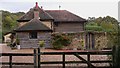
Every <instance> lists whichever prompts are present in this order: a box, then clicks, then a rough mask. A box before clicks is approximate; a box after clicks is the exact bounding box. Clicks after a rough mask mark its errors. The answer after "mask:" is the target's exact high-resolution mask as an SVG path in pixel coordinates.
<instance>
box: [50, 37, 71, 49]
mask: <svg viewBox="0 0 120 68" xmlns="http://www.w3.org/2000/svg"><path fill="white" fill-rule="evenodd" d="M69 44H70V39H69V37H68V36H64V35H54V36H53V40H52V45H53V48H55V49H62V48H63V47H64V46H68V45H69Z"/></svg>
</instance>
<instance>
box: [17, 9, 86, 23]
mask: <svg viewBox="0 0 120 68" xmlns="http://www.w3.org/2000/svg"><path fill="white" fill-rule="evenodd" d="M35 10H36V8H35V7H34V8H31V9H30V10H29V11H28V12H27V13H26V14H25V15H23V16H22V17H21V18H20V19H19V20H17V21H18V22H20V21H30V20H31V19H33V18H34V11H35ZM37 10H38V11H39V16H40V20H54V22H86V20H85V19H83V18H81V17H80V16H77V15H75V14H73V13H71V12H69V11H67V10H43V9H42V8H40V7H38V9H37Z"/></svg>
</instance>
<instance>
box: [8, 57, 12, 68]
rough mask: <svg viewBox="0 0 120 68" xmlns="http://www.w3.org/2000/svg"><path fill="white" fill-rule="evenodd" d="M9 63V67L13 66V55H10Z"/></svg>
mask: <svg viewBox="0 0 120 68" xmlns="http://www.w3.org/2000/svg"><path fill="white" fill-rule="evenodd" d="M9 65H10V67H9V68H12V55H10V56H9Z"/></svg>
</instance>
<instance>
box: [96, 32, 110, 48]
mask: <svg viewBox="0 0 120 68" xmlns="http://www.w3.org/2000/svg"><path fill="white" fill-rule="evenodd" d="M107 43H108V38H107V35H105V33H97V34H95V49H103V48H107V47H108V46H107Z"/></svg>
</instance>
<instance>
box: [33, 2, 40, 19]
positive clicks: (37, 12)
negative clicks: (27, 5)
mask: <svg viewBox="0 0 120 68" xmlns="http://www.w3.org/2000/svg"><path fill="white" fill-rule="evenodd" d="M34 18H37V19H39V18H40V17H39V11H38V3H37V2H36V5H35V10H34Z"/></svg>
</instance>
